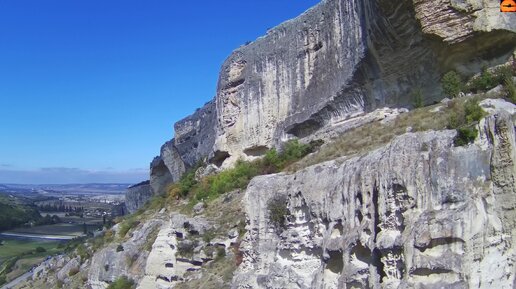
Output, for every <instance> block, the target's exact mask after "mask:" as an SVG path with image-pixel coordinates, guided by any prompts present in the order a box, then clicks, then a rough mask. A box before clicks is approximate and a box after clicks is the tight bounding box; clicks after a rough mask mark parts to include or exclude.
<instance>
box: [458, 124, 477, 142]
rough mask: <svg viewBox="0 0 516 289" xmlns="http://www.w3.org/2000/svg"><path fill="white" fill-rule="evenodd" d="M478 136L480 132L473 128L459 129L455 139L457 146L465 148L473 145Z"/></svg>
mask: <svg viewBox="0 0 516 289" xmlns="http://www.w3.org/2000/svg"><path fill="white" fill-rule="evenodd" d="M477 135H478V130H477V129H476V128H473V127H463V128H459V129H457V135H456V136H455V139H454V144H455V146H464V145H467V144H470V143H472V142H473V141H474V140H475V138H476V137H477Z"/></svg>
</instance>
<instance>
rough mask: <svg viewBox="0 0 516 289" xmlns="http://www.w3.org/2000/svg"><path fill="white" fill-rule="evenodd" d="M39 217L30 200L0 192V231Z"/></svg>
mask: <svg viewBox="0 0 516 289" xmlns="http://www.w3.org/2000/svg"><path fill="white" fill-rule="evenodd" d="M40 218H41V215H40V214H39V212H38V210H37V208H36V207H35V206H34V205H33V204H32V201H30V200H28V199H25V198H21V197H17V196H14V195H11V194H7V193H0V231H3V230H8V229H11V228H14V227H17V226H20V225H23V224H25V223H27V222H29V221H35V220H38V219H40Z"/></svg>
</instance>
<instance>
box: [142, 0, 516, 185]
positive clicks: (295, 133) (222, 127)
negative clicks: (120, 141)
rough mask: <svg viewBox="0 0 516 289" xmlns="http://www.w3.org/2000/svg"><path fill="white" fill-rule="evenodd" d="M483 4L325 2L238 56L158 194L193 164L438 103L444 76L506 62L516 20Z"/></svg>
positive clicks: (166, 158) (166, 150)
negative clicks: (416, 100) (378, 112)
mask: <svg viewBox="0 0 516 289" xmlns="http://www.w3.org/2000/svg"><path fill="white" fill-rule="evenodd" d="M495 2H496V1H488V0H461V1H459V0H432V1H423V0H412V1H410V0H401V1H394V0H381V1H371V0H326V1H322V2H321V3H320V4H318V5H317V6H315V7H313V8H312V9H310V10H308V11H307V12H306V13H304V14H302V15H301V16H299V17H297V18H296V19H293V20H290V21H287V22H285V23H283V24H281V25H279V26H278V27H276V28H273V29H270V30H269V31H267V35H266V36H264V37H261V38H259V39H257V40H256V41H254V42H252V43H250V44H248V45H244V46H241V47H240V48H238V49H236V50H235V51H234V52H233V53H232V54H231V55H230V56H229V57H228V59H227V60H226V61H225V62H224V64H223V65H222V68H221V72H220V76H219V82H218V87H217V94H216V97H215V99H214V100H213V101H211V102H209V103H207V104H206V105H205V106H204V107H203V108H201V109H199V110H198V111H196V112H195V113H194V114H193V115H191V116H189V117H187V118H185V119H183V120H181V121H180V122H178V123H177V124H176V125H175V131H176V133H175V138H174V139H173V140H172V141H171V142H169V143H167V144H165V145H164V147H163V148H162V150H161V155H160V157H159V158H157V159H156V160H155V161H154V162H153V163H152V165H151V184H152V188H153V191H154V192H162V191H163V190H164V188H165V186H166V184H168V183H170V182H173V181H175V180H177V179H178V178H179V177H180V175H181V174H182V173H183V172H184V171H185V170H186V169H188V168H189V167H191V166H193V164H194V163H196V162H197V161H199V160H202V159H208V160H209V162H211V163H213V164H216V165H217V166H222V167H227V166H230V165H231V164H232V163H234V161H235V160H237V159H238V158H247V159H252V158H254V157H256V156H260V155H262V154H263V153H264V152H265V151H266V150H267V149H268V148H271V147H273V146H277V145H279V144H280V143H281V142H282V141H284V140H286V139H288V138H291V137H298V138H305V137H309V136H312V135H314V133H317V132H320V131H325V130H326V131H328V130H330V131H331V130H333V129H335V128H338V127H339V126H346V125H347V124H348V123H349V121H350V120H352V119H353V118H355V117H357V116H361V115H363V114H364V113H366V112H371V111H373V110H375V109H377V108H383V107H386V106H388V107H391V108H400V107H409V106H411V103H412V102H413V99H412V98H413V90H420V91H421V92H422V93H423V95H424V97H425V102H426V103H431V102H432V101H436V100H438V99H440V98H441V97H442V91H441V88H440V83H439V82H440V78H441V76H442V74H443V73H445V72H447V71H448V70H450V69H458V70H459V71H461V72H463V73H465V74H472V73H475V72H478V71H480V69H481V67H482V66H484V65H487V66H489V65H494V64H499V63H502V62H505V61H506V60H507V59H508V58H509V57H510V55H511V53H512V52H513V50H514V47H515V46H516V36H515V33H514V32H515V31H516V13H505V14H501V13H500V12H499V11H498V10H499V7H498V5H497V4H496V3H495Z"/></svg>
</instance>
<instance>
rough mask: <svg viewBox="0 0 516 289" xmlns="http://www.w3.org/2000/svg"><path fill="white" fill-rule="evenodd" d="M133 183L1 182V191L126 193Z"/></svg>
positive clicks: (18, 192) (15, 192)
mask: <svg viewBox="0 0 516 289" xmlns="http://www.w3.org/2000/svg"><path fill="white" fill-rule="evenodd" d="M130 185H132V184H117V183H110V184H95V183H93V184H43V185H31V184H28V185H27V184H0V191H3V192H9V193H14V194H31V193H35V192H38V191H39V192H41V191H46V192H53V193H55V192H65V193H80V194H124V193H125V190H126V189H127V187H129V186H130Z"/></svg>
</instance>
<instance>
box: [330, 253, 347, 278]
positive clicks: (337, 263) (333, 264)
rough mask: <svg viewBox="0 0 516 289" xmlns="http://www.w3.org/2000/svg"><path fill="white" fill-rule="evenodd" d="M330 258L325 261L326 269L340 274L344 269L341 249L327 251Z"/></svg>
mask: <svg viewBox="0 0 516 289" xmlns="http://www.w3.org/2000/svg"><path fill="white" fill-rule="evenodd" d="M328 254H329V255H330V258H329V259H328V261H326V269H328V270H330V271H331V272H333V273H335V274H341V273H342V270H343V269H344V259H343V258H342V256H343V254H342V251H341V250H339V251H328Z"/></svg>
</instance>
